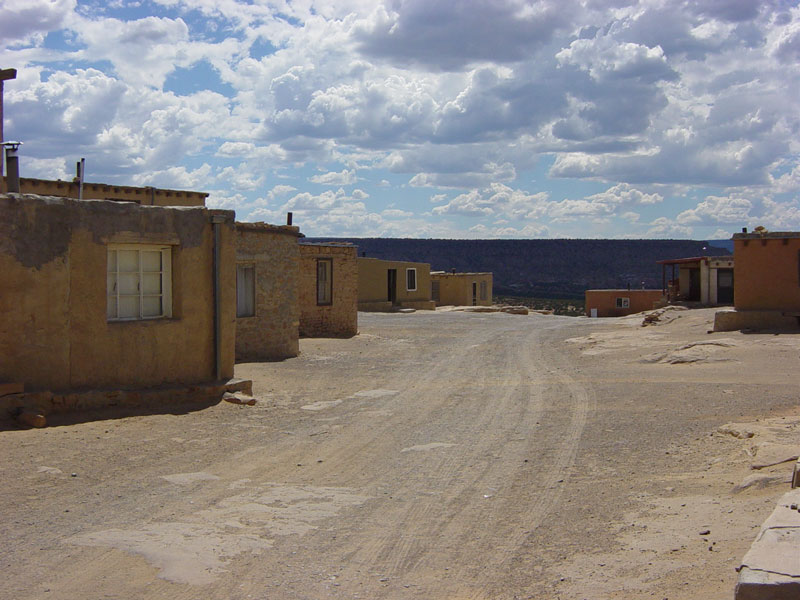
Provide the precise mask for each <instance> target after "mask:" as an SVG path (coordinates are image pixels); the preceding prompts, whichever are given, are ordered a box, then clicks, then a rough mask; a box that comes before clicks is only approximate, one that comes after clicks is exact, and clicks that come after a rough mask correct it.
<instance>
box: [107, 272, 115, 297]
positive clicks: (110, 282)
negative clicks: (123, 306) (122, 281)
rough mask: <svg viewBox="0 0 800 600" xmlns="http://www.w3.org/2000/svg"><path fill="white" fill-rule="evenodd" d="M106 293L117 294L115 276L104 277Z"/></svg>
mask: <svg viewBox="0 0 800 600" xmlns="http://www.w3.org/2000/svg"><path fill="white" fill-rule="evenodd" d="M106 292H107V293H109V294H116V293H117V274H116V273H108V275H107V276H106Z"/></svg>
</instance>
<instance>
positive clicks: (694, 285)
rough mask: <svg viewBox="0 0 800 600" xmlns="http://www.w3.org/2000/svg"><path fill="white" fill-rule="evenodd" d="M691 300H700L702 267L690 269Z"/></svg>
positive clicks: (689, 298)
mask: <svg viewBox="0 0 800 600" xmlns="http://www.w3.org/2000/svg"><path fill="white" fill-rule="evenodd" d="M687 300H689V301H691V302H700V269H689V297H688V298H687Z"/></svg>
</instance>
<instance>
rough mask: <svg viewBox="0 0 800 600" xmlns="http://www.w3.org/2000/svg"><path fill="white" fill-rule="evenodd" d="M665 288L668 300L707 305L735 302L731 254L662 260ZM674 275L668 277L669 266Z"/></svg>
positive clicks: (663, 289)
mask: <svg viewBox="0 0 800 600" xmlns="http://www.w3.org/2000/svg"><path fill="white" fill-rule="evenodd" d="M658 264H659V265H661V280H662V291H663V293H664V295H665V296H666V297H667V300H668V301H669V302H672V303H674V302H697V303H699V304H702V305H704V306H717V305H719V304H733V300H734V280H733V265H734V257H732V256H697V257H694V258H677V259H670V260H660V261H658ZM668 269H671V278H670V279H667V270H668Z"/></svg>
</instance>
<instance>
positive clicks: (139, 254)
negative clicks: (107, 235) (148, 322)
mask: <svg viewBox="0 0 800 600" xmlns="http://www.w3.org/2000/svg"><path fill="white" fill-rule="evenodd" d="M106 275H107V289H106V291H107V294H108V303H107V315H106V316H107V318H108V320H109V321H129V320H136V319H157V318H159V317H170V316H172V252H171V248H169V247H163V246H155V245H146V244H130V245H114V246H109V247H108V266H107V273H106Z"/></svg>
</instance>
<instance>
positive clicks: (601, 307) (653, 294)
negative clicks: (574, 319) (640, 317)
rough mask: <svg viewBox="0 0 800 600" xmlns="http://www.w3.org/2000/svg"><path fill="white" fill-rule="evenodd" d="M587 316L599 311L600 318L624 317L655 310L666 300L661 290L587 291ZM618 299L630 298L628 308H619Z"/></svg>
mask: <svg viewBox="0 0 800 600" xmlns="http://www.w3.org/2000/svg"><path fill="white" fill-rule="evenodd" d="M585 298H586V316H587V317H590V316H592V309H593V308H596V309H597V316H598V317H624V316H625V315H633V314H636V313H640V312H644V311H647V310H653V308H655V305H656V303H658V302H661V301H662V300H663V298H664V295H663V293H662V292H661V290H586V295H585ZM617 298H628V300H629V303H630V306H629V307H628V308H617Z"/></svg>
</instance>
